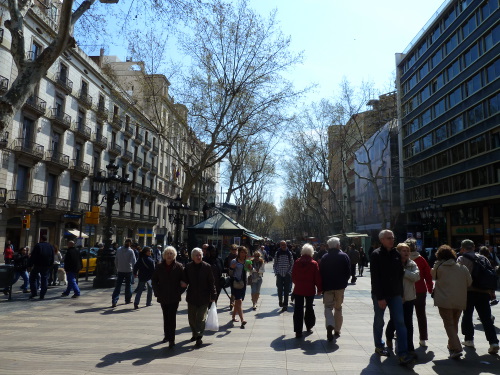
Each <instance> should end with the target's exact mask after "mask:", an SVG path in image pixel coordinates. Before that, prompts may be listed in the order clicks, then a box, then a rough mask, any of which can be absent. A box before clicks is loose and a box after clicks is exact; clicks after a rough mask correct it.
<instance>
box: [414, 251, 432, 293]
mask: <svg viewBox="0 0 500 375" xmlns="http://www.w3.org/2000/svg"><path fill="white" fill-rule="evenodd" d="M410 259H411V260H413V261H414V262H415V263H417V267H418V270H419V271H420V280H418V281H417V282H416V283H415V291H416V292H417V294H418V293H425V292H426V291H427V292H429V293H432V288H433V287H434V283H433V282H432V276H431V267H430V266H429V263H427V261H426V260H425V258H424V257H423V256H421V255H420V254H419V253H418V251H412V252H411V253H410Z"/></svg>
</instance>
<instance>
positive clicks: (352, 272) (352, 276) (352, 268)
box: [351, 263, 357, 283]
mask: <svg viewBox="0 0 500 375" xmlns="http://www.w3.org/2000/svg"><path fill="white" fill-rule="evenodd" d="M356 279H357V278H356V263H354V264H353V263H351V283H355V282H356Z"/></svg>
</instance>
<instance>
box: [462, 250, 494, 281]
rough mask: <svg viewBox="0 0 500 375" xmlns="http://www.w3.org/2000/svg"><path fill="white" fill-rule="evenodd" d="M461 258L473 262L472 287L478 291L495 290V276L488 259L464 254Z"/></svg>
mask: <svg viewBox="0 0 500 375" xmlns="http://www.w3.org/2000/svg"><path fill="white" fill-rule="evenodd" d="M462 256H464V257H466V258H467V259H470V260H472V261H473V262H474V265H473V267H472V272H471V276H472V286H473V287H474V288H478V289H487V290H496V288H497V275H496V273H495V270H494V269H493V267H492V266H491V264H490V262H489V261H488V259H487V258H486V257H484V256H476V255H475V254H469V253H465V254H463V255H462Z"/></svg>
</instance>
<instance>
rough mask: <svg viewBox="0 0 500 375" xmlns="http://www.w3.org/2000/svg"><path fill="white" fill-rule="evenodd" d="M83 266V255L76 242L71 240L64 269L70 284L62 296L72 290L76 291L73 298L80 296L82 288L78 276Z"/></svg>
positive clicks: (67, 294)
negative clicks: (79, 285) (77, 279)
mask: <svg viewBox="0 0 500 375" xmlns="http://www.w3.org/2000/svg"><path fill="white" fill-rule="evenodd" d="M82 268H83V264H82V256H81V254H80V252H79V251H78V249H77V248H76V247H75V243H74V242H73V241H69V242H68V251H67V252H66V256H65V257H64V270H65V271H66V279H67V280H68V286H67V287H66V291H65V292H63V293H62V294H61V296H69V293H70V292H71V290H73V292H74V294H73V296H72V297H71V298H78V297H79V296H80V288H78V284H77V283H76V278H77V277H78V272H80V270H81V269H82Z"/></svg>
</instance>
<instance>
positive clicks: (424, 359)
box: [415, 347, 435, 364]
mask: <svg viewBox="0 0 500 375" xmlns="http://www.w3.org/2000/svg"><path fill="white" fill-rule="evenodd" d="M415 353H417V355H418V359H417V362H418V363H419V364H420V363H421V364H423V363H429V362H432V360H433V359H434V357H435V354H434V352H433V351H432V350H431V351H428V352H427V351H425V348H423V347H419V348H417V350H415Z"/></svg>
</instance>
